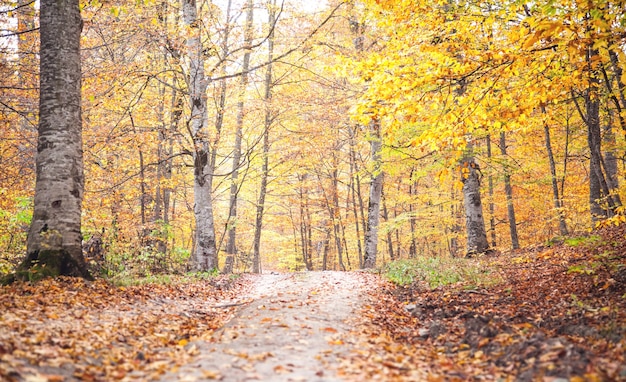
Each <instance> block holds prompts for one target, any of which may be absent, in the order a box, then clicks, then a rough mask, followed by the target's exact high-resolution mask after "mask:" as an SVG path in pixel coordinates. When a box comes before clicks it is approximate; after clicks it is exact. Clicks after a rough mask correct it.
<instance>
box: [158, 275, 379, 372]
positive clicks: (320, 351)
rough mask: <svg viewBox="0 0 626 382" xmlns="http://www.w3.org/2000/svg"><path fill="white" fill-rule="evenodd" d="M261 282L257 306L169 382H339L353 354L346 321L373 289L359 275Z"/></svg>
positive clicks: (255, 289) (254, 291) (254, 294)
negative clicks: (340, 368) (343, 362)
mask: <svg viewBox="0 0 626 382" xmlns="http://www.w3.org/2000/svg"><path fill="white" fill-rule="evenodd" d="M252 277H255V279H254V281H253V284H252V288H251V290H250V295H249V296H248V297H250V298H252V299H253V302H252V303H250V305H247V306H245V307H244V308H242V309H241V310H240V311H239V312H238V313H237V315H236V316H235V317H234V318H233V319H232V320H231V321H229V322H228V323H227V324H226V325H225V327H224V328H222V329H221V330H219V331H218V332H216V333H215V334H214V336H213V338H212V340H211V341H210V342H199V343H195V344H194V345H195V346H197V347H198V350H199V354H198V356H197V359H196V360H195V361H194V362H193V363H191V364H188V365H185V366H182V367H181V368H179V369H178V370H177V371H176V372H175V373H168V374H166V375H164V377H163V378H162V381H166V382H170V381H171V382H173V381H195V380H207V379H219V380H222V381H237V382H239V381H307V382H314V381H340V380H342V379H341V378H339V377H338V376H337V374H336V373H335V371H334V369H335V368H336V366H337V363H338V360H339V358H340V356H341V355H345V354H347V352H348V351H349V348H348V346H347V345H345V343H344V341H343V340H342V336H345V335H346V334H347V333H348V331H349V329H350V325H349V324H348V323H346V320H347V319H348V318H349V317H350V315H351V313H353V311H354V310H355V309H357V308H358V307H359V306H360V300H361V299H360V297H361V296H362V294H363V293H364V291H365V290H366V288H367V285H366V281H365V280H366V279H365V278H363V277H362V275H360V274H358V273H349V272H306V273H295V274H294V273H291V274H278V275H270V274H267V275H258V276H252Z"/></svg>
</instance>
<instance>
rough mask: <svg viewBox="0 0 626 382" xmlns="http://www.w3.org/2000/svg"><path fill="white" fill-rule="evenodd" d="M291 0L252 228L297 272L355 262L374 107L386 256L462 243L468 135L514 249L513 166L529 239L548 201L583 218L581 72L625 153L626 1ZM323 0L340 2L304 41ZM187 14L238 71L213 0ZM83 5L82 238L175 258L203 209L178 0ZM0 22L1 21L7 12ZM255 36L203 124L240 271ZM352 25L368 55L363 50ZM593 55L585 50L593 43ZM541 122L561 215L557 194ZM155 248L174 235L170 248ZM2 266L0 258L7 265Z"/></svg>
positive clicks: (279, 263)
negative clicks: (232, 199) (262, 188)
mask: <svg viewBox="0 0 626 382" xmlns="http://www.w3.org/2000/svg"><path fill="white" fill-rule="evenodd" d="M294 4H295V3H290V2H287V3H286V6H285V8H284V9H283V11H282V12H281V18H280V19H279V22H278V25H277V29H276V56H280V55H281V54H282V53H284V52H287V51H290V50H293V51H292V53H291V54H289V55H286V56H285V57H281V59H280V60H279V62H276V63H275V65H274V71H275V75H276V81H275V84H274V88H273V93H274V95H273V102H272V108H275V112H276V115H277V117H276V118H275V120H274V121H273V124H272V131H271V139H272V142H271V151H270V156H271V157H270V166H271V169H270V183H269V194H268V197H267V201H266V204H267V206H266V216H265V220H264V225H263V226H264V229H265V231H266V232H265V233H264V235H263V243H262V258H263V261H264V264H265V265H264V267H265V268H266V269H267V268H276V267H282V268H285V269H303V268H304V267H306V266H307V264H306V263H307V261H308V262H309V264H308V265H309V266H310V267H312V268H314V269H320V268H323V267H324V258H325V259H326V268H328V269H339V267H340V265H339V254H340V252H341V257H342V261H343V263H344V266H345V267H347V268H352V269H354V268H358V267H359V265H360V261H361V260H362V259H361V255H362V241H363V233H364V230H365V226H364V221H365V219H366V212H367V211H366V208H367V195H368V192H367V190H368V186H369V184H368V182H369V178H370V173H371V170H372V169H371V168H369V165H368V161H367V158H368V156H369V141H368V136H367V131H366V129H364V128H363V127H362V126H366V125H367V123H368V121H369V120H370V118H371V117H372V116H376V117H378V118H379V119H380V121H381V122H382V127H383V130H384V132H385V136H384V145H383V170H384V172H385V184H384V190H383V193H384V202H383V208H382V211H381V213H382V214H383V218H382V219H381V222H382V224H381V232H380V233H379V235H380V241H379V247H378V250H379V252H381V255H380V256H379V259H380V261H381V262H386V261H387V260H389V259H390V258H391V257H392V255H393V257H394V258H399V257H409V256H414V255H417V254H428V255H445V254H449V253H453V254H454V253H455V252H457V249H458V248H461V247H462V242H463V239H464V237H463V235H464V234H463V232H464V230H463V229H462V228H463V224H464V216H463V215H462V211H463V208H462V205H461V201H460V200H461V197H460V196H461V192H460V187H459V185H460V179H459V172H458V169H457V161H458V158H459V156H460V155H461V153H462V151H463V149H464V148H465V145H466V144H467V143H468V142H472V144H473V146H474V150H475V155H476V158H477V160H478V163H479V164H480V166H481V170H482V174H483V180H482V192H483V200H484V205H485V218H486V219H485V220H486V222H487V224H488V225H489V221H490V220H491V218H493V219H492V220H493V222H494V226H493V229H495V233H496V246H497V247H498V248H499V249H507V248H508V247H509V246H510V240H509V239H508V228H507V224H506V219H507V212H506V199H505V196H504V192H503V182H502V179H503V176H504V174H505V173H509V174H511V182H512V185H513V195H514V200H513V203H514V205H515V208H516V215H517V218H518V225H519V227H518V231H519V234H520V239H521V242H522V245H525V244H529V243H532V242H537V241H542V240H546V239H548V238H550V237H553V236H556V235H558V234H559V230H558V216H559V213H562V214H564V216H565V218H566V221H567V224H568V228H569V229H570V231H578V230H584V229H587V228H588V227H590V225H591V224H590V223H591V219H590V217H589V198H588V193H589V191H588V189H589V185H588V184H589V179H588V175H589V163H588V162H589V160H588V158H589V148H588V145H587V128H586V125H585V123H584V120H583V119H582V118H581V114H580V113H579V112H578V109H577V105H578V107H583V108H584V104H583V102H582V100H581V97H582V96H583V95H584V94H585V92H586V91H587V90H588V88H589V73H597V74H598V76H599V81H600V91H599V93H598V97H599V100H600V102H601V113H600V117H601V121H602V126H604V127H608V126H611V127H613V128H614V130H615V134H614V135H615V138H614V139H613V140H610V139H609V140H607V141H606V142H604V152H606V153H610V152H613V153H614V154H615V156H617V157H620V156H621V155H622V154H621V153H622V152H623V150H624V139H623V134H622V133H617V131H618V129H623V128H624V126H623V125H621V124H620V123H621V117H622V115H621V114H620V111H622V110H623V109H624V107H625V106H626V101H625V97H624V92H625V90H624V86H623V84H624V82H626V78H624V74H623V70H622V67H623V66H624V64H623V63H624V62H625V60H626V57H624V53H623V49H621V48H620V47H622V46H623V43H624V41H623V40H624V36H625V35H626V34H625V33H624V25H623V24H624V20H623V18H624V16H623V12H621V9H622V8H623V4H621V3H620V2H610V1H596V2H593V4H590V3H586V2H564V1H553V2H550V4H549V5H543V4H536V5H530V4H526V5H524V4H523V3H521V2H517V1H506V2H483V3H481V4H479V5H478V4H475V3H472V2H456V3H451V2H447V1H438V2H434V3H427V2H421V1H384V0H378V1H375V0H366V1H363V2H346V3H341V2H338V1H330V2H329V5H328V6H329V8H328V9H317V10H316V11H315V12H310V11H309V12H308V13H307V12H301V11H298V10H297V9H295V8H294V7H292V5H294ZM257 5H260V3H259V4H257ZM335 6H339V8H338V10H337V12H336V13H335V14H334V16H335V17H332V18H331V19H330V21H329V22H328V23H327V24H325V25H324V27H323V28H321V29H320V30H319V31H318V32H317V33H316V34H315V35H314V36H313V37H312V38H309V34H310V32H311V30H312V29H314V28H315V27H316V26H317V25H318V24H319V23H320V21H321V20H323V19H324V18H325V17H326V16H327V15H328V14H329V10H330V9H332V8H333V7H335ZM199 10H200V13H201V14H202V17H203V20H204V22H205V23H206V29H205V30H206V31H207V32H206V35H205V36H203V43H205V44H206V47H207V50H206V55H207V57H206V65H207V73H210V74H209V75H210V76H211V77H212V78H218V77H219V76H220V75H222V74H226V75H234V74H236V73H237V70H238V68H240V65H241V62H240V61H241V57H242V56H243V53H244V49H242V48H241V42H242V41H243V19H242V17H239V18H237V17H234V16H232V15H231V17H234V18H232V19H231V20H229V21H226V20H225V14H224V11H223V10H220V9H219V7H217V6H212V7H208V6H202V7H200V8H199ZM82 11H83V18H84V21H85V26H84V29H83V71H84V79H83V84H84V88H83V102H84V103H83V116H84V139H85V145H84V150H85V166H86V169H85V174H86V194H85V208H84V211H85V214H84V219H85V221H84V225H83V226H84V227H85V237H86V239H88V238H89V237H90V236H92V235H103V241H104V245H105V250H106V253H107V255H108V256H107V257H108V260H109V262H110V263H111V264H110V268H112V270H113V271H114V272H126V271H129V269H132V268H138V270H139V271H141V272H143V273H146V272H150V271H157V270H174V269H176V270H182V269H184V262H185V260H186V258H187V257H188V255H189V253H190V251H191V250H192V248H193V245H194V243H193V240H192V237H193V230H194V227H195V223H194V222H193V217H192V216H193V198H192V197H193V195H192V192H193V190H192V176H193V174H192V170H191V167H192V165H193V163H192V160H191V156H190V155H189V154H190V153H191V152H192V151H193V144H192V143H191V140H190V137H189V131H188V129H187V120H188V118H189V110H188V102H187V100H186V99H184V94H185V91H186V86H187V85H186V83H185V80H184V78H185V73H186V72H185V71H186V67H187V64H186V63H185V60H184V59H183V58H182V57H183V55H181V51H182V50H184V47H183V41H184V40H183V37H184V35H185V31H184V30H181V29H182V28H181V21H180V19H179V17H178V15H177V5H176V4H175V3H170V2H167V1H165V2H160V3H159V5H158V6H154V7H153V6H150V7H146V6H143V5H139V4H138V3H135V2H128V1H125V0H119V1H116V2H109V3H106V5H102V4H100V3H98V2H89V3H85V4H84V7H83V10H82ZM233 14H234V15H240V13H238V12H233ZM18 16H19V15H18ZM1 17H4V18H5V19H6V20H7V22H9V24H10V23H12V22H13V21H9V19H11V20H13V19H12V18H15V17H17V16H15V15H13V14H11V15H9V14H2V16H1ZM255 19H256V20H260V19H262V17H260V14H257V15H255ZM226 22H230V23H232V24H231V25H232V29H231V37H230V40H229V41H230V43H231V44H232V46H231V49H230V52H231V54H230V55H229V56H227V57H221V56H220V54H219V51H220V49H221V47H219V48H217V47H218V46H219V44H220V37H221V34H220V33H222V32H223V30H224V28H223V27H224V23H226ZM10 25H13V24H10ZM15 25H17V24H15ZM266 32H267V26H266V25H263V24H262V22H261V21H258V24H255V32H254V38H253V45H254V46H253V49H252V62H251V67H252V68H256V69H255V70H253V71H252V73H251V75H250V83H249V85H248V87H247V89H245V91H243V92H242V91H241V90H240V89H238V88H237V83H238V81H237V79H236V78H229V79H227V81H226V89H227V91H226V92H225V94H226V101H225V108H224V110H223V111H224V126H223V128H222V130H221V131H220V132H219V134H218V133H217V132H216V131H214V129H213V130H211V131H210V132H209V133H210V135H211V136H210V139H211V144H212V149H214V150H215V153H216V158H217V163H216V176H217V178H216V180H215V181H214V203H215V205H214V211H215V219H216V227H217V232H216V236H217V238H218V244H221V245H222V247H223V246H224V245H225V240H222V237H223V233H224V230H225V228H226V224H227V222H228V224H236V225H237V232H238V235H239V236H238V239H237V240H238V248H239V253H238V254H237V262H236V265H237V267H238V269H240V270H242V269H246V268H247V267H248V266H249V263H248V260H249V259H248V254H249V252H250V251H251V248H252V241H251V238H252V232H253V226H254V211H255V209H256V205H255V203H256V195H257V193H258V185H259V174H260V169H261V166H260V163H261V162H262V154H261V145H260V144H259V142H260V137H261V136H262V129H263V126H262V125H263V124H262V123H261V122H262V120H263V110H264V105H263V103H262V100H261V98H262V97H261V93H262V92H261V91H260V89H261V84H262V81H263V64H264V57H265V54H264V49H265V47H264V43H265V41H264V36H265V33H266ZM355 33H356V34H355ZM23 36H26V37H25V39H24V40H23V42H24V43H23V44H22V45H19V49H18V50H19V51H20V52H24V54H23V55H22V56H20V55H16V54H14V53H15V49H16V48H15V46H16V45H15V43H6V44H5V45H2V49H3V51H2V53H1V54H0V65H1V66H0V71H1V72H2V73H3V78H6V81H5V82H4V83H3V87H2V88H0V95H1V98H0V101H1V104H0V124H1V127H2V129H0V134H2V136H1V139H0V158H1V161H0V182H1V183H0V195H1V196H2V197H0V251H2V254H3V255H2V256H3V258H6V260H10V259H8V256H9V255H10V257H12V259H15V258H17V256H19V255H20V253H21V252H22V251H23V241H24V239H25V236H24V235H25V233H24V232H25V231H24V227H25V226H27V224H28V211H29V208H30V206H29V203H30V199H29V197H30V196H31V194H32V182H33V178H32V177H33V176H32V164H33V163H34V160H33V155H34V151H35V145H34V142H35V137H34V128H33V126H35V125H36V107H35V106H36V86H37V85H36V83H37V78H36V72H37V70H36V62H35V61H34V60H33V59H32V57H34V56H35V55H34V54H32V52H35V51H36V42H35V41H36V40H37V39H36V34H32V35H27V34H25V35H23ZM355 39H360V40H359V41H360V42H362V43H363V44H364V46H363V50H361V51H359V50H357V49H356V48H355ZM7 41H8V40H7ZM3 44H4V42H3ZM11 44H13V45H11ZM29 44H30V45H29ZM29 52H30V53H29ZM587 52H593V54H592V55H591V56H589V58H587ZM219 85H220V83H219V81H214V82H212V83H211V84H210V86H209V91H208V93H207V97H208V98H209V105H211V106H210V110H209V121H210V122H211V124H212V123H213V122H214V121H215V120H216V118H217V115H218V111H217V105H219V102H218V101H219V99H218V96H219V95H220V86H219ZM459 89H463V92H459V91H458V90H459ZM240 99H243V100H245V108H246V110H245V117H244V128H243V136H242V141H243V160H242V166H241V168H240V177H239V180H240V182H241V184H240V189H239V198H240V204H239V211H238V212H239V214H238V217H237V221H234V222H233V221H229V220H228V199H229V198H228V188H229V178H228V176H229V173H230V171H231V169H232V145H233V142H234V141H235V135H234V134H235V125H236V115H237V102H238V101H239V100H240ZM622 114H623V112H622ZM546 127H547V128H548V130H549V131H550V134H551V140H552V148H553V152H554V158H555V162H556V178H557V179H556V180H557V183H558V187H559V192H560V195H559V196H560V198H561V199H562V202H563V208H562V211H557V210H556V209H555V207H554V203H553V202H552V200H551V196H549V195H552V188H551V174H550V169H549V160H548V156H547V152H546V148H545V138H546V137H545V129H546ZM500 132H506V134H507V135H506V137H507V146H508V147H507V155H506V156H503V155H501V154H499V153H500V150H499V149H498V147H497V143H496V141H497V139H495V138H497V137H498V136H499V133H500ZM488 137H491V142H492V146H493V147H492V155H491V157H488V156H487V152H486V139H487V138H488ZM605 137H607V138H609V137H610V134H605ZM170 169H171V172H170ZM619 175H620V177H621V175H622V174H619ZM489 178H491V179H492V180H493V185H494V188H493V194H492V195H490V194H489V190H488V181H487V180H488V179H489ZM166 195H168V196H167V197H168V198H169V203H168V205H167V206H165V205H164V204H163V203H164V202H163V199H164V198H165V196H166ZM159 203H161V204H159ZM490 205H493V215H492V214H491V212H490V211H489V206H490ZM159 206H160V207H161V209H159ZM363 206H365V207H363ZM364 209H365V211H364ZM103 229H104V234H102V230H103ZM487 229H488V230H490V229H492V227H489V226H488V227H487ZM488 236H489V237H491V236H490V233H488ZM158 243H166V244H167V245H166V251H165V252H164V253H161V252H159V251H160V250H159V248H160V247H159V245H158ZM324 254H325V255H324ZM10 264H11V262H10V261H8V262H7V261H5V262H3V265H2V267H3V268H2V270H8V268H9V267H10ZM138 264H139V265H140V266H139V267H137V266H136V265H138Z"/></svg>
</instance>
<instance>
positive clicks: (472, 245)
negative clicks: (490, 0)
mask: <svg viewBox="0 0 626 382" xmlns="http://www.w3.org/2000/svg"><path fill="white" fill-rule="evenodd" d="M468 150H469V151H470V153H468V154H466V156H465V157H464V158H463V162H462V165H461V166H462V173H461V179H462V180H463V202H464V205H465V222H466V224H465V229H466V232H467V254H468V255H472V254H475V253H483V252H485V251H486V250H487V249H489V243H488V242H487V233H486V232H485V220H484V217H483V204H482V200H481V197H480V172H479V168H478V164H477V163H476V161H475V160H474V157H473V156H472V155H471V147H470V148H469V149H468Z"/></svg>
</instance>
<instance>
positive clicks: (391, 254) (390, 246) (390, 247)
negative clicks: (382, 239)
mask: <svg viewBox="0 0 626 382" xmlns="http://www.w3.org/2000/svg"><path fill="white" fill-rule="evenodd" d="M382 202H383V218H384V219H385V222H387V223H389V210H388V209H387V198H385V193H384V191H383V193H382ZM387 251H388V252H389V260H391V261H394V260H395V259H396V257H395V254H394V252H393V236H392V234H391V230H390V229H387Z"/></svg>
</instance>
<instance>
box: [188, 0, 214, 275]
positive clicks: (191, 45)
mask: <svg viewBox="0 0 626 382" xmlns="http://www.w3.org/2000/svg"><path fill="white" fill-rule="evenodd" d="M183 23H184V25H185V27H186V29H187V33H188V36H187V41H186V46H187V54H188V56H189V57H188V58H189V68H188V70H189V78H188V87H189V103H190V105H189V107H190V109H191V117H190V121H189V125H190V132H191V136H192V139H193V143H194V151H193V159H194V216H195V218H196V229H195V240H194V241H195V248H194V251H193V256H192V264H191V267H192V269H193V270H195V271H209V270H212V269H214V268H216V267H217V264H218V263H217V249H216V245H215V228H214V221H213V199H212V190H211V185H212V177H213V174H212V171H211V161H210V153H209V151H210V150H209V137H208V132H207V118H208V117H207V95H206V90H207V85H208V83H207V79H206V77H205V74H204V59H203V53H202V51H203V47H202V42H201V40H200V24H201V22H200V20H199V19H198V10H197V7H196V1H195V0H183Z"/></svg>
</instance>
